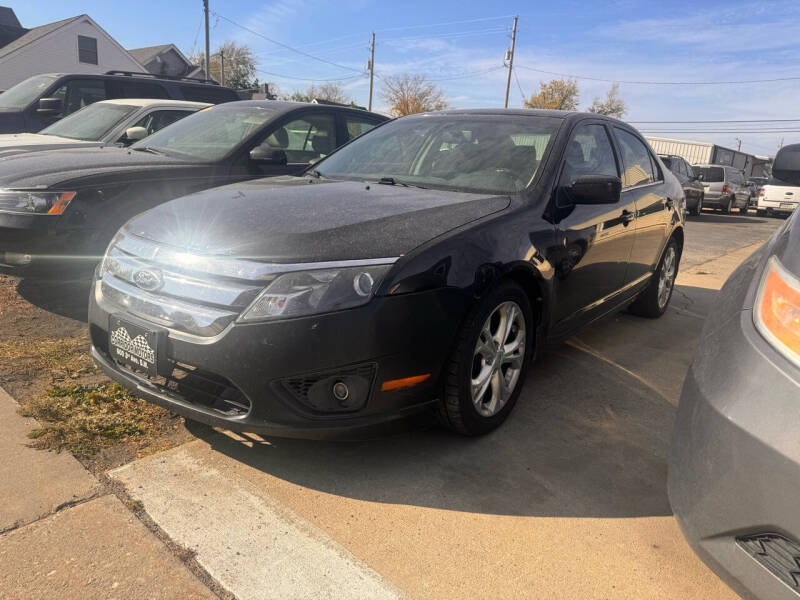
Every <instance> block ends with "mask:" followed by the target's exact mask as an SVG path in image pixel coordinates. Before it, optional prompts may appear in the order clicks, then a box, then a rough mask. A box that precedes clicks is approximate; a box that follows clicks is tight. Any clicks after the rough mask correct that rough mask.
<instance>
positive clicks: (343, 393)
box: [333, 381, 350, 402]
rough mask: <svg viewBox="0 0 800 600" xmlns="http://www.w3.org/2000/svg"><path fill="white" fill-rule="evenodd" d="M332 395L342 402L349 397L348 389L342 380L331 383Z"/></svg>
mask: <svg viewBox="0 0 800 600" xmlns="http://www.w3.org/2000/svg"><path fill="white" fill-rule="evenodd" d="M333 396H334V397H335V398H336V399H337V400H338V401H339V402H344V401H345V400H347V399H348V398H349V397H350V390H349V389H348V388H347V385H345V383H344V382H343V381H337V382H336V383H334V384H333Z"/></svg>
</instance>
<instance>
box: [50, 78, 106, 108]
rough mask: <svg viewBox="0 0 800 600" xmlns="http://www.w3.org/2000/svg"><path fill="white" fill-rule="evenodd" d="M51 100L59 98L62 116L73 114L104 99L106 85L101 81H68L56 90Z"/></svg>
mask: <svg viewBox="0 0 800 600" xmlns="http://www.w3.org/2000/svg"><path fill="white" fill-rule="evenodd" d="M51 97H53V98H61V102H62V105H63V106H64V111H63V113H62V114H63V116H67V115H69V114H72V113H74V112H75V111H76V110H80V109H82V108H83V107H84V106H89V105H90V104H94V103H95V102H98V101H99V100H105V99H106V85H105V81H103V80H102V79H70V80H69V81H68V82H67V83H65V84H64V85H62V86H61V87H60V88H58V89H57V90H56V91H55V92H53V94H51Z"/></svg>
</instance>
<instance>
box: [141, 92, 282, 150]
mask: <svg viewBox="0 0 800 600" xmlns="http://www.w3.org/2000/svg"><path fill="white" fill-rule="evenodd" d="M274 115H275V109H274V108H272V107H260V106H249V107H246V108H242V107H230V106H224V105H223V106H218V107H214V108H212V109H205V110H201V111H199V112H196V113H194V114H193V115H189V116H188V117H186V118H184V119H181V120H180V121H178V122H177V123H173V124H172V125H169V126H168V127H165V128H164V129H162V130H161V131H158V132H156V133H154V134H153V135H151V136H150V137H148V138H147V139H146V140H142V141H141V142H138V143H136V144H134V145H133V146H131V147H132V148H133V149H134V150H141V149H148V148H151V149H155V150H157V151H159V152H163V153H165V154H178V155H182V156H190V157H192V158H195V159H198V160H208V161H211V160H218V159H220V158H222V157H223V156H225V155H226V154H228V153H230V152H231V151H233V150H234V149H235V148H236V147H237V146H239V144H241V143H242V142H243V141H244V140H246V139H247V138H249V137H250V136H251V135H253V134H254V133H255V132H256V131H258V130H259V129H260V128H261V127H263V126H264V124H266V123H267V122H268V121H270V120H271V119H272V118H273V116H274Z"/></svg>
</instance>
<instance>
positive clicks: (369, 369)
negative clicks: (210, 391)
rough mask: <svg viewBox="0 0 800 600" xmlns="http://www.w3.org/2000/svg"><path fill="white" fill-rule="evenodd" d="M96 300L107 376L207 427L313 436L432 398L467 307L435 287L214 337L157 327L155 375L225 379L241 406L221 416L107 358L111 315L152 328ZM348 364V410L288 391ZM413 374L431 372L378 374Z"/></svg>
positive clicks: (335, 374) (358, 425) (379, 419)
mask: <svg viewBox="0 0 800 600" xmlns="http://www.w3.org/2000/svg"><path fill="white" fill-rule="evenodd" d="M96 285H97V284H95V288H96ZM101 304H103V299H102V297H100V296H99V295H98V294H97V293H96V289H95V290H93V293H92V296H91V299H90V304H89V325H90V334H91V340H92V355H93V357H94V359H95V362H96V363H97V365H98V366H99V367H100V368H101V369H102V370H103V371H104V372H105V373H106V374H107V375H109V376H110V377H111V378H112V379H114V380H115V381H117V382H118V383H120V384H121V385H123V386H124V387H126V388H128V389H130V390H132V391H133V392H135V393H136V394H137V395H139V396H141V397H143V398H145V399H147V400H149V401H151V402H153V403H156V404H159V405H161V406H164V407H165V408H167V409H169V410H171V411H173V412H175V413H178V414H181V415H183V416H185V417H187V418H189V419H193V420H197V421H201V422H204V423H206V424H209V425H213V426H219V427H224V428H226V429H231V430H235V431H250V432H257V433H264V434H267V435H276V436H292V437H320V438H321V437H330V436H333V435H337V434H339V433H348V434H349V433H351V432H353V431H357V430H359V429H363V428H370V427H374V426H375V425H377V424H380V423H385V422H388V421H392V420H395V419H397V418H400V417H403V416H405V415H407V414H409V413H412V412H415V411H418V410H421V409H424V408H425V407H428V406H429V405H430V404H432V403H433V402H435V401H436V399H437V396H438V381H439V375H440V372H441V369H442V365H443V363H444V361H445V360H446V357H447V356H448V355H449V353H450V350H451V345H452V342H453V340H454V339H455V335H456V331H457V328H458V326H459V323H460V320H461V315H463V314H464V311H465V306H466V305H465V300H464V298H463V297H462V295H461V293H460V292H459V291H458V290H454V289H450V288H442V289H438V290H432V291H427V292H420V293H414V294H406V295H398V296H387V297H378V298H375V299H373V300H372V301H371V302H370V303H369V304H367V305H365V306H362V307H360V308H356V309H352V310H346V311H341V312H337V313H329V314H325V315H316V316H310V317H302V318H297V319H289V320H283V321H275V322H266V323H252V324H244V323H241V324H240V323H234V324H232V325H230V326H229V327H228V328H227V329H226V330H225V331H223V332H222V333H221V334H219V335H218V336H216V337H213V338H199V337H195V336H190V335H187V334H182V333H180V332H176V331H171V330H164V340H165V343H164V344H163V348H164V355H163V356H162V357H161V358H160V360H159V375H161V374H162V372H163V374H164V375H167V372H168V371H170V369H172V368H173V366H174V365H188V366H190V367H191V368H194V369H197V372H198V373H202V374H203V377H205V378H206V379H208V380H212V379H213V380H214V381H219V380H222V381H224V382H226V384H227V385H228V386H229V388H231V389H233V390H235V391H236V392H238V393H240V395H241V397H242V398H243V399H244V400H245V402H244V405H245V406H246V407H247V408H246V409H245V410H243V411H240V412H239V413H238V414H229V413H226V412H224V411H220V410H219V409H218V408H216V407H214V406H209V405H208V403H206V402H197V401H196V399H195V398H190V397H189V396H187V395H186V394H182V393H181V392H180V390H178V391H175V390H174V389H171V388H170V387H169V385H167V384H165V383H164V382H163V381H160V380H158V379H153V378H147V377H146V376H145V375H144V374H142V373H136V372H134V371H132V370H130V369H128V368H127V367H123V366H120V365H119V364H117V363H116V362H115V361H114V360H112V358H111V355H110V353H109V344H108V335H109V334H108V331H109V319H110V317H111V315H112V314H116V315H118V316H121V317H122V318H124V319H125V320H127V321H129V322H132V323H135V324H139V325H143V326H146V327H148V328H150V329H159V328H158V327H157V326H154V325H153V324H152V323H144V322H143V321H141V320H140V319H137V318H136V317H133V316H129V315H126V314H124V312H123V311H120V312H117V311H116V310H114V309H113V308H111V307H109V306H101ZM356 372H359V373H367V374H366V375H364V376H363V378H362V379H363V380H364V381H367V380H368V386H367V389H366V391H365V392H364V393H365V396H364V402H363V403H359V405H358V406H356V407H354V408H353V409H348V410H328V409H327V408H326V409H319V407H318V406H312V405H310V404H309V402H308V401H307V400H306V399H304V397H302V396H298V394H297V393H295V392H294V391H293V390H298V389H305V388H304V387H303V386H304V385H305V386H306V387H308V386H309V385H311V384H310V383H309V384H308V385H306V384H304V383H303V382H314V381H320V380H324V381H333V380H337V379H344V378H346V377H348V376H354V375H353V374H354V373H356ZM339 374H341V377H340V376H339ZM370 374H371V375H370ZM421 374H430V376H429V377H428V378H427V379H426V380H425V381H423V382H421V383H419V384H418V385H415V386H413V387H409V388H403V389H397V390H392V391H383V390H382V389H381V384H382V383H383V382H385V381H389V380H397V379H403V378H407V377H411V376H416V375H421ZM297 382H300V383H297ZM210 385H211V387H213V385H212V384H210ZM326 385H327V384H326ZM328 389H329V388H328ZM225 393H228V391H226V392H225Z"/></svg>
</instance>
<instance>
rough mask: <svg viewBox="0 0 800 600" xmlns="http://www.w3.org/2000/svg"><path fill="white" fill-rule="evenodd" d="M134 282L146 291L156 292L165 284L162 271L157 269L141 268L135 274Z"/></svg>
mask: <svg viewBox="0 0 800 600" xmlns="http://www.w3.org/2000/svg"><path fill="white" fill-rule="evenodd" d="M133 283H135V284H136V286H137V287H139V288H141V289H143V290H144V291H146V292H155V291H157V290H160V289H161V286H163V285H164V278H163V277H162V275H161V271H158V270H155V269H140V270H139V271H136V272H135V273H134V274H133Z"/></svg>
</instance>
